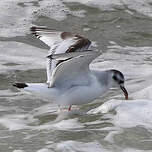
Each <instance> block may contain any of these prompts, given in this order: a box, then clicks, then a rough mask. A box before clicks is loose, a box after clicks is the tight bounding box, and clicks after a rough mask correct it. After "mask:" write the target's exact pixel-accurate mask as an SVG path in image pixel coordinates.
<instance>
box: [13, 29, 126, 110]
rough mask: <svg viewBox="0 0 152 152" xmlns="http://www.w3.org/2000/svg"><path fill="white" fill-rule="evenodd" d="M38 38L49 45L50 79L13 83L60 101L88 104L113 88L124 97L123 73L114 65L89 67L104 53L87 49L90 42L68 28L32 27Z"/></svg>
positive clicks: (48, 71) (58, 102)
mask: <svg viewBox="0 0 152 152" xmlns="http://www.w3.org/2000/svg"><path fill="white" fill-rule="evenodd" d="M31 31H32V32H33V34H34V35H36V37H37V38H39V39H40V40H42V41H43V42H45V43H46V44H47V45H49V46H50V51H49V55H48V56H47V83H14V84H13V85H14V86H16V87H18V88H24V89H25V90H28V91H30V92H33V93H35V94H38V95H42V96H44V97H45V98H48V99H50V100H51V101H54V102H55V103H56V104H58V105H68V106H69V110H70V109H71V106H72V105H81V104H86V103H89V102H91V101H93V100H94V99H96V98H98V97H99V96H102V95H103V94H105V93H106V92H107V91H108V90H109V89H110V88H121V89H122V91H123V92H124V95H125V99H128V92H127V90H126V89H125V87H124V81H125V80H124V76H123V74H122V73H121V72H120V71H118V70H115V69H111V70H106V71H98V70H90V68H89V64H90V63H91V62H92V61H93V60H94V59H95V58H97V57H98V56H99V55H101V52H100V51H92V50H87V49H88V47H89V45H90V44H91V42H90V41H89V40H88V39H86V38H84V37H82V36H79V35H76V34H71V33H69V32H57V31H53V30H49V29H46V28H38V27H32V28H31Z"/></svg>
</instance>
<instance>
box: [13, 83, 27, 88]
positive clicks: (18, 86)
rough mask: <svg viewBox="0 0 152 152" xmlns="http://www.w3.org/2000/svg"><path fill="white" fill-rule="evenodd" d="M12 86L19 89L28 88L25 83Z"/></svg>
mask: <svg viewBox="0 0 152 152" xmlns="http://www.w3.org/2000/svg"><path fill="white" fill-rule="evenodd" d="M12 85H13V86H14V87H16V88H19V89H22V88H26V87H28V85H27V84H26V83H19V82H16V83H13V84H12Z"/></svg>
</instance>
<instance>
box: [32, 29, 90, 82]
mask: <svg viewBox="0 0 152 152" xmlns="http://www.w3.org/2000/svg"><path fill="white" fill-rule="evenodd" d="M30 30H31V33H32V34H33V35H35V36H36V37H37V38H38V39H40V40H41V41H43V42H44V43H45V44H47V45H48V46H49V47H50V50H49V52H48V55H52V54H60V53H67V52H76V51H85V50H87V49H88V48H89V46H90V44H91V41H90V40H88V39H87V38H85V37H82V36H80V35H77V34H73V33H70V32H60V31H56V30H52V29H47V28H45V27H31V29H30ZM58 64H59V62H58V61H56V60H52V59H51V58H47V64H46V69H47V82H48V83H50V80H51V75H52V72H53V70H54V68H55V67H56V66H57V65H58Z"/></svg>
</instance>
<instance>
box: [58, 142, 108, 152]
mask: <svg viewBox="0 0 152 152" xmlns="http://www.w3.org/2000/svg"><path fill="white" fill-rule="evenodd" d="M57 150H61V151H66V152H75V151H81V152H93V151H95V152H108V151H107V150H105V149H104V148H103V147H102V145H101V144H100V143H99V142H97V141H93V142H88V143H86V142H78V141H72V140H68V141H63V142H61V143H58V144H57Z"/></svg>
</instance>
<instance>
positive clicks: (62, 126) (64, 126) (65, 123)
mask: <svg viewBox="0 0 152 152" xmlns="http://www.w3.org/2000/svg"><path fill="white" fill-rule="evenodd" d="M83 127H84V126H83V125H82V124H81V123H79V122H78V119H77V118H75V119H68V120H62V121H59V122H49V123H46V124H43V125H40V126H37V127H35V128H34V129H38V130H48V129H55V130H70V129H80V128H83Z"/></svg>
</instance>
